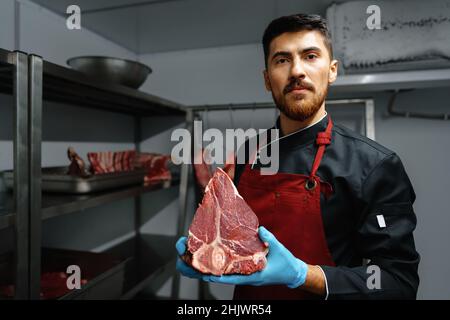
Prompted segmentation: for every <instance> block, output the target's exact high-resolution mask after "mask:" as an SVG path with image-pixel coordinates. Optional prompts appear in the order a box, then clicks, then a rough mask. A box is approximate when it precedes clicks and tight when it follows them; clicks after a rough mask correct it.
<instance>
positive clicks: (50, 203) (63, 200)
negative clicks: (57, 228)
mask: <svg viewBox="0 0 450 320" xmlns="http://www.w3.org/2000/svg"><path fill="white" fill-rule="evenodd" d="M177 184H178V183H177V182H176V181H166V182H164V183H161V184H155V185H152V186H133V187H126V188H120V189H113V190H109V191H104V192H95V193H90V194H85V195H70V194H52V193H43V195H42V219H43V220H45V219H49V218H52V217H56V216H60V215H64V214H68V213H72V212H76V211H80V210H84V209H88V208H93V207H97V206H100V205H102V204H106V203H110V202H114V201H117V200H121V199H126V198H131V197H136V196H139V195H141V194H144V193H147V192H151V191H155V190H160V189H167V188H171V187H174V186H177Z"/></svg>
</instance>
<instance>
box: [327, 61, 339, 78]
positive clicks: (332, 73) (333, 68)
mask: <svg viewBox="0 0 450 320" xmlns="http://www.w3.org/2000/svg"><path fill="white" fill-rule="evenodd" d="M337 71H338V61H337V60H336V59H333V60H331V63H330V73H329V74H328V83H333V82H335V81H336V78H337Z"/></svg>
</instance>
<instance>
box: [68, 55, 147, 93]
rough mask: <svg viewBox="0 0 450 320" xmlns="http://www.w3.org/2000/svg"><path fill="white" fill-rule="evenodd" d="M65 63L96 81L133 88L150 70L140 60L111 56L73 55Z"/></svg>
mask: <svg viewBox="0 0 450 320" xmlns="http://www.w3.org/2000/svg"><path fill="white" fill-rule="evenodd" d="M67 64H68V65H69V66H71V67H72V68H73V69H75V70H77V71H80V72H82V73H84V74H86V75H88V76H91V77H93V78H95V79H96V80H98V81H103V82H107V83H115V84H121V85H124V86H127V87H131V88H134V89H138V88H139V87H140V86H141V85H142V84H143V83H144V82H145V80H146V79H147V76H148V75H149V74H150V73H151V72H152V69H150V67H148V66H146V65H145V64H142V63H140V62H137V61H131V60H125V59H119V58H112V57H99V56H83V57H74V58H70V59H69V60H67Z"/></svg>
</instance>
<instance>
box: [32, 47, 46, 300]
mask: <svg viewBox="0 0 450 320" xmlns="http://www.w3.org/2000/svg"><path fill="white" fill-rule="evenodd" d="M28 67H29V69H28V72H29V86H28V97H29V98H28V102H29V113H28V114H29V117H30V118H29V122H28V123H29V128H28V132H29V138H28V139H29V141H28V143H29V153H30V159H29V160H30V162H29V164H30V167H29V173H30V178H29V183H30V187H29V188H30V198H29V201H30V216H29V223H30V225H29V233H30V237H29V241H30V243H29V254H30V256H29V263H30V270H29V272H30V277H29V279H30V299H34V300H38V299H39V298H40V291H41V289H40V286H41V284H40V279H41V245H42V237H41V230H42V219H41V213H42V209H41V208H42V190H41V175H42V173H41V154H42V152H41V150H42V90H43V89H42V88H43V82H42V80H43V75H42V74H43V62H42V58H41V57H39V56H36V55H30V56H29V57H28Z"/></svg>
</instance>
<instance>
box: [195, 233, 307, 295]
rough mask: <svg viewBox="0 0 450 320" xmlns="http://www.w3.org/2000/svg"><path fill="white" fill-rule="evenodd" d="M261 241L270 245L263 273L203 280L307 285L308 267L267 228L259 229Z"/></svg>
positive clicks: (241, 283)
mask: <svg viewBox="0 0 450 320" xmlns="http://www.w3.org/2000/svg"><path fill="white" fill-rule="evenodd" d="M259 237H260V239H261V240H262V241H263V242H265V243H266V244H268V245H269V253H268V255H267V264H266V266H265V268H264V269H263V270H261V271H258V272H255V273H253V274H250V275H224V276H220V277H219V276H212V275H204V276H203V278H202V279H203V280H204V281H208V282H217V283H224V284H233V285H253V286H264V285H273V284H281V285H282V284H284V285H287V286H288V287H289V288H297V287H299V286H301V285H303V284H304V283H305V280H306V274H307V272H308V265H307V264H306V263H304V262H303V261H302V260H300V259H298V258H296V257H294V255H293V254H292V253H291V252H290V251H289V250H288V249H286V248H285V246H283V245H282V244H281V243H280V242H279V241H278V240H277V239H276V238H275V236H274V235H273V234H272V233H270V232H269V231H268V230H267V229H266V228H264V227H260V228H259Z"/></svg>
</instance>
